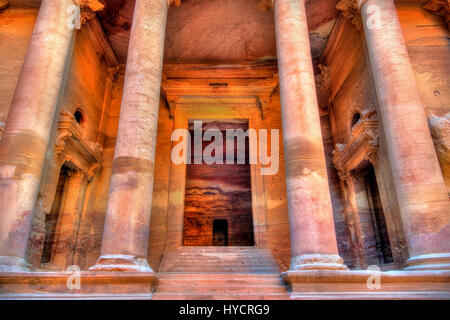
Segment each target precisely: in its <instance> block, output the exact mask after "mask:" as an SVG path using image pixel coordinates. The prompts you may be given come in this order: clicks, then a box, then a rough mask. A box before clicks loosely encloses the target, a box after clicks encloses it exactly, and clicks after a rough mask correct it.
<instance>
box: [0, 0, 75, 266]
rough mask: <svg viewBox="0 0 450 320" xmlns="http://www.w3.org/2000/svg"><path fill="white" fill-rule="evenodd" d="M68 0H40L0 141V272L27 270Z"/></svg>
mask: <svg viewBox="0 0 450 320" xmlns="http://www.w3.org/2000/svg"><path fill="white" fill-rule="evenodd" d="M71 5H73V2H72V0H43V1H42V4H41V7H40V10H39V14H38V17H37V20H36V25H35V28H34V31H33V34H32V36H31V39H30V43H29V46H28V51H27V55H26V57H25V61H24V65H23V67H22V72H21V74H20V77H19V80H18V83H17V87H16V91H15V93H14V98H13V101H12V103H11V107H10V110H9V115H8V119H7V121H6V127H5V131H4V134H3V138H2V140H1V141H0V271H23V270H27V266H28V264H27V262H26V260H25V256H26V248H27V241H28V237H29V234H30V230H31V223H32V215H33V211H34V208H35V206H36V200H37V195H38V189H39V182H40V179H41V176H42V172H43V168H44V159H45V154H46V152H47V148H48V145H49V140H50V135H51V130H52V124H53V121H54V118H55V115H56V110H57V105H58V101H59V97H60V95H61V91H62V89H63V87H64V77H65V73H66V69H67V66H68V58H69V57H70V52H71V47H72V41H73V38H74V29H73V28H69V27H68V26H67V21H68V19H69V14H68V13H67V8H68V7H69V6H71Z"/></svg>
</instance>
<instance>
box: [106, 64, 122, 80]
mask: <svg viewBox="0 0 450 320" xmlns="http://www.w3.org/2000/svg"><path fill="white" fill-rule="evenodd" d="M119 70H120V65H119V64H117V65H115V66H113V67H110V68H108V70H107V73H106V78H107V79H109V80H111V81H115V80H117V74H118V73H119Z"/></svg>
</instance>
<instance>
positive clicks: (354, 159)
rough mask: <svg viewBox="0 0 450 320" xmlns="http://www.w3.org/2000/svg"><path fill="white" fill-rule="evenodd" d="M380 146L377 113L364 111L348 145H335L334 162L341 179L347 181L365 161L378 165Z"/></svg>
mask: <svg viewBox="0 0 450 320" xmlns="http://www.w3.org/2000/svg"><path fill="white" fill-rule="evenodd" d="M378 145H379V136H378V121H377V119H376V111H374V110H369V111H364V112H362V113H361V119H360V120H359V121H358V123H357V124H356V125H355V126H354V127H353V130H352V137H351V138H350V140H349V141H348V143H347V144H336V145H335V148H334V151H333V158H332V161H333V164H334V166H335V167H336V169H337V171H338V176H339V178H340V179H342V180H344V181H345V180H347V179H348V178H349V177H350V171H352V170H353V169H355V168H356V167H357V166H358V165H359V164H360V163H361V162H363V161H365V160H367V161H369V162H371V163H372V164H373V165H376V164H377V162H378V157H377V151H378Z"/></svg>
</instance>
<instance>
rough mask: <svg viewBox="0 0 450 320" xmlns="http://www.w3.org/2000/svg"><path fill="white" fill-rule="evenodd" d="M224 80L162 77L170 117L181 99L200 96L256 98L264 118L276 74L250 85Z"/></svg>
mask: <svg viewBox="0 0 450 320" xmlns="http://www.w3.org/2000/svg"><path fill="white" fill-rule="evenodd" d="M220 71H221V70H219V71H218V72H220ZM192 79H195V81H191V80H192ZM226 79H227V80H226V81H224V82H222V81H220V82H218V81H216V79H198V78H187V79H183V80H179V79H167V78H166V77H163V80H162V84H161V87H162V93H163V95H164V97H165V100H166V102H167V105H168V107H169V112H170V116H171V117H173V115H174V110H175V107H176V106H177V105H178V104H179V102H180V100H182V99H183V98H188V97H195V96H202V97H217V98H219V99H220V98H222V97H242V96H245V97H254V98H256V100H255V101H256V104H257V106H258V107H259V109H260V110H261V114H262V116H263V117H264V115H263V110H264V108H265V107H266V105H267V104H268V103H269V102H270V98H271V97H272V94H273V93H274V92H275V90H276V88H277V86H278V74H272V77H269V78H264V79H259V80H256V81H253V82H250V83H243V81H242V80H240V79H237V80H233V79H230V78H226Z"/></svg>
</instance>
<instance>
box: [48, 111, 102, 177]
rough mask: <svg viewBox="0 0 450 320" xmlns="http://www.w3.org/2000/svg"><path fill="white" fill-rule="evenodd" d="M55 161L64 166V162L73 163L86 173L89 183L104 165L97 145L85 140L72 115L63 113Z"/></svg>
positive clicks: (66, 112)
mask: <svg viewBox="0 0 450 320" xmlns="http://www.w3.org/2000/svg"><path fill="white" fill-rule="evenodd" d="M57 130H58V131H57V135H56V141H55V149H54V160H55V162H56V163H57V164H58V165H59V166H62V165H63V163H64V162H66V161H67V162H72V163H74V165H75V166H76V167H77V168H79V169H80V170H82V171H83V172H84V175H85V178H86V179H87V181H90V180H91V179H92V178H93V176H94V175H95V173H96V171H97V170H98V168H100V167H101V165H102V156H101V153H100V150H99V149H100V148H99V146H98V145H97V144H95V143H90V142H87V141H85V140H84V139H83V137H82V133H81V130H80V125H79V124H78V123H77V122H76V120H75V117H74V116H73V114H72V113H70V112H68V111H66V110H63V111H61V115H60V119H59V122H58V129H57Z"/></svg>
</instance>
